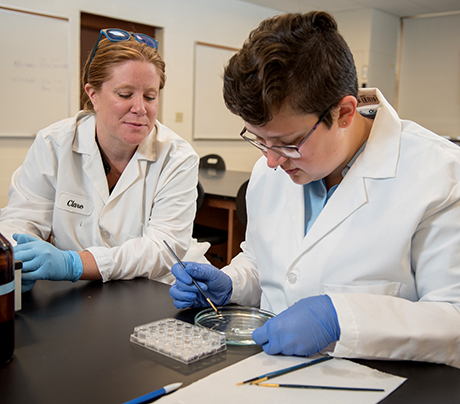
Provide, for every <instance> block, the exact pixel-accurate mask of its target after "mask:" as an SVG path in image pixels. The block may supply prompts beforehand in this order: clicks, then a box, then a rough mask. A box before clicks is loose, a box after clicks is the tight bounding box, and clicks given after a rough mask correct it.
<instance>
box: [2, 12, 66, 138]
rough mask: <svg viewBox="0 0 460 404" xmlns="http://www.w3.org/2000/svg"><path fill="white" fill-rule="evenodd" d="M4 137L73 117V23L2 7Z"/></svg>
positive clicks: (25, 134)
mask: <svg viewBox="0 0 460 404" xmlns="http://www.w3.org/2000/svg"><path fill="white" fill-rule="evenodd" d="M0 37H1V38H2V39H1V41H0V55H1V57H0V72H1V74H0V88H1V89H2V93H3V95H2V97H0V137H18V136H20V137H24V136H34V135H35V134H36V133H37V132H38V131H39V130H40V129H43V128H44V127H46V126H48V125H50V124H51V123H53V122H55V121H58V120H60V119H63V118H66V117H68V116H69V115H70V72H69V57H70V53H69V48H70V47H69V40H70V35H69V21H68V20H67V19H64V18H56V17H51V16H45V15H41V14H34V13H29V12H23V11H18V10H12V9H6V8H3V7H0Z"/></svg>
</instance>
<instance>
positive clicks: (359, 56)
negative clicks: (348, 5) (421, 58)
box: [334, 8, 399, 104]
mask: <svg viewBox="0 0 460 404" xmlns="http://www.w3.org/2000/svg"><path fill="white" fill-rule="evenodd" d="M334 17H335V18H336V20H337V23H338V26H339V31H340V33H341V34H342V35H343V37H344V38H345V40H346V41H347V43H348V45H349V46H350V49H351V51H352V53H353V57H354V59H355V64H356V70H357V73H358V81H359V85H360V86H362V84H363V83H366V84H367V87H378V88H379V89H380V90H381V91H382V93H383V95H384V96H385V98H386V99H387V100H388V101H389V102H390V103H392V104H394V99H395V90H396V63H397V56H398V41H399V17H396V16H394V15H392V14H388V13H386V12H384V11H380V10H377V9H370V8H369V9H363V10H354V11H345V12H340V13H334ZM366 70H367V77H364V76H365V74H364V73H365V71H366Z"/></svg>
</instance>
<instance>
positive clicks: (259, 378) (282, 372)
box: [237, 356, 332, 386]
mask: <svg viewBox="0 0 460 404" xmlns="http://www.w3.org/2000/svg"><path fill="white" fill-rule="evenodd" d="M330 359H332V356H323V357H322V358H319V359H314V360H312V361H310V362H305V363H301V364H300V365H295V366H291V367H289V368H285V369H281V370H275V371H274V372H270V373H266V374H264V375H261V376H257V377H253V378H252V379H249V380H245V381H244V382H241V383H237V386H240V385H242V384H246V383H252V384H257V383H262V382H264V381H265V380H268V379H272V378H274V377H277V376H281V375H285V374H286V373H291V372H294V371H296V370H299V369H303V368H306V367H308V366H313V365H316V364H317V363H321V362H325V361H328V360H330Z"/></svg>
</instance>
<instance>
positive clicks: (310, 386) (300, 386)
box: [256, 383, 385, 391]
mask: <svg viewBox="0 0 460 404" xmlns="http://www.w3.org/2000/svg"><path fill="white" fill-rule="evenodd" d="M256 384H257V386H262V387H288V388H291V389H321V390H349V391H385V390H384V389H372V388H367V387H338V386H316V385H313V384H275V383H265V384H264V383H256Z"/></svg>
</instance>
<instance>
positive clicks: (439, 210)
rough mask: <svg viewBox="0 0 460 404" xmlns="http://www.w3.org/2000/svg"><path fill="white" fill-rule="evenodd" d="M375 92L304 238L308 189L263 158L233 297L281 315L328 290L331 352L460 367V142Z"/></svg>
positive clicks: (235, 267)
mask: <svg viewBox="0 0 460 404" xmlns="http://www.w3.org/2000/svg"><path fill="white" fill-rule="evenodd" d="M363 95H365V96H368V97H372V96H377V97H378V98H379V100H380V105H379V107H378V112H377V115H376V118H375V121H374V124H373V128H372V131H371V134H370V137H369V139H368V142H367V145H366V147H365V149H364V151H363V153H362V154H361V155H360V156H359V157H358V158H357V160H356V161H355V163H354V164H353V166H352V167H351V169H350V171H349V172H348V173H347V174H346V176H345V177H344V179H343V181H342V182H341V183H340V185H339V186H338V188H337V190H336V191H335V193H334V194H333V195H332V197H331V199H330V200H329V202H328V203H327V205H326V206H325V208H324V210H323V211H322V212H321V214H320V215H319V217H318V219H317V220H316V222H315V223H314V224H313V226H312V227H311V229H310V231H309V232H308V234H307V235H306V236H304V194H303V187H302V186H300V185H296V184H295V183H294V182H292V181H291V180H290V178H289V177H288V175H286V173H284V172H283V171H282V170H278V171H276V172H275V171H273V170H271V169H269V168H268V167H267V165H266V159H265V157H262V158H261V159H260V160H259V161H258V162H257V163H256V165H255V167H254V170H253V173H252V177H251V180H250V184H249V187H248V191H247V205H248V227H247V233H246V241H245V242H244V243H243V244H242V248H243V252H242V253H241V254H240V255H238V256H237V257H235V259H234V260H233V261H232V262H231V264H230V265H229V266H228V267H226V268H225V269H224V271H225V272H226V273H228V274H229V275H230V276H231V278H232V279H233V285H234V292H233V296H232V299H231V301H232V302H238V303H240V304H244V305H258V304H259V303H260V306H261V307H262V308H264V309H268V310H271V311H273V312H275V313H280V312H281V311H283V310H285V309H286V308H288V307H289V306H291V305H292V304H293V303H295V302H296V301H298V300H299V299H302V298H305V297H307V296H313V295H319V294H328V295H329V296H330V297H331V299H332V301H333V303H334V306H335V308H336V311H337V314H338V319H339V324H340V329H341V335H340V340H339V341H338V342H337V343H336V344H335V346H332V347H330V349H331V352H330V353H331V355H334V356H337V357H355V358H377V359H382V358H391V359H399V360H401V359H407V360H419V361H429V362H440V363H447V364H450V365H453V366H456V367H460V184H459V182H460V148H459V147H458V146H456V145H455V144H453V143H451V142H449V141H447V140H445V139H443V138H441V137H440V136H437V135H435V134H433V133H432V132H430V131H428V130H427V129H424V128H422V127H420V126H418V125H417V124H415V123H413V122H410V121H404V120H400V119H399V117H398V115H397V114H396V112H395V111H394V110H393V108H392V107H391V106H390V105H389V104H388V102H387V101H386V100H385V99H384V98H383V96H382V94H381V93H380V92H379V91H378V90H376V89H365V90H364V91H363Z"/></svg>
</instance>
